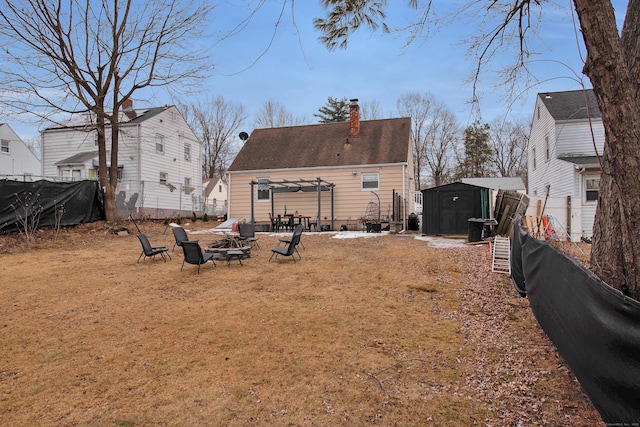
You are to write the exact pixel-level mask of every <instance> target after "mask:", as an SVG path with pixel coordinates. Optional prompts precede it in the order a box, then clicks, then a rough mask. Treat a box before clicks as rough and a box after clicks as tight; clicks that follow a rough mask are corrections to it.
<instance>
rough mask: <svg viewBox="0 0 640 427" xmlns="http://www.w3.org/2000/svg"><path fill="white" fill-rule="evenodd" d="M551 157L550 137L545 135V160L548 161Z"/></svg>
mask: <svg viewBox="0 0 640 427" xmlns="http://www.w3.org/2000/svg"><path fill="white" fill-rule="evenodd" d="M550 158H551V149H550V148H549V137H548V136H545V137H544V160H545V162H548V161H549V159H550Z"/></svg>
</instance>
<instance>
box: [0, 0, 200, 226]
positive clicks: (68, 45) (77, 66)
mask: <svg viewBox="0 0 640 427" xmlns="http://www.w3.org/2000/svg"><path fill="white" fill-rule="evenodd" d="M211 10H212V6H211V5H210V4H209V3H208V2H202V3H200V2H195V1H193V2H192V1H184V0H150V1H147V2H145V3H141V2H134V1H133V0H113V1H107V0H102V1H100V0H85V1H71V0H69V1H62V0H23V1H20V2H14V1H11V0H0V39H1V40H2V42H3V44H4V45H5V46H10V48H8V49H3V50H2V53H1V55H2V59H3V61H2V62H3V64H4V65H3V67H2V68H1V71H0V73H1V77H0V84H2V86H3V87H4V88H5V92H4V96H3V97H2V100H1V102H2V103H3V104H4V105H5V106H6V107H8V108H10V109H13V110H15V111H22V112H29V113H31V114H35V115H38V116H40V117H42V118H43V119H50V120H54V118H53V116H54V115H56V114H58V116H59V115H60V114H59V113H66V114H67V115H68V114H80V113H82V114H85V115H87V117H89V121H88V123H87V126H86V130H87V131H97V135H98V158H99V163H100V164H99V174H100V187H101V188H102V189H103V191H104V203H105V215H106V219H107V221H110V222H111V221H114V220H115V219H116V210H115V189H116V185H117V176H118V174H117V165H118V141H119V133H120V120H121V117H120V115H119V110H120V107H121V106H122V104H123V102H125V101H126V100H127V99H129V98H131V97H132V96H133V94H134V93H136V92H137V91H140V90H141V89H143V88H149V87H157V86H171V85H180V84H186V83H187V82H188V81H190V80H192V79H193V78H197V77H200V76H203V75H204V72H205V70H206V62H205V59H206V58H207V56H206V55H205V52H197V51H195V49H194V47H193V46H195V45H196V44H195V43H193V42H194V39H195V38H197V37H201V36H204V34H203V32H202V29H203V28H206V25H204V24H205V22H206V20H207V18H208V16H209V14H210V11H211ZM107 127H109V128H111V130H112V132H111V141H110V143H108V142H107V141H106V135H107V132H106V128H107ZM108 153H109V155H110V158H109V159H108V158H107V155H108ZM109 161H110V162H111V168H110V169H111V170H110V171H109V173H108V171H107V163H108V162H109Z"/></svg>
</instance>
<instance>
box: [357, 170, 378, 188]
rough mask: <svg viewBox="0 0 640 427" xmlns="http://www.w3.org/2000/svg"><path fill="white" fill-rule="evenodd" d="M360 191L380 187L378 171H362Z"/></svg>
mask: <svg viewBox="0 0 640 427" xmlns="http://www.w3.org/2000/svg"><path fill="white" fill-rule="evenodd" d="M361 176H362V191H373V190H379V189H380V174H379V173H378V172H371V173H363V174H362V175H361Z"/></svg>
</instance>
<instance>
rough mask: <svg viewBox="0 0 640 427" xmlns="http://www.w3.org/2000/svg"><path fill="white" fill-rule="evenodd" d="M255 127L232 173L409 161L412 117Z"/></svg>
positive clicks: (233, 165)
mask: <svg viewBox="0 0 640 427" xmlns="http://www.w3.org/2000/svg"><path fill="white" fill-rule="evenodd" d="M349 131H350V123H349V122H339V123H322V124H315V125H305V126H289V127H280V128H266V129H256V130H254V131H253V133H252V134H251V137H250V138H249V139H247V140H246V142H245V144H244V146H243V147H242V149H241V150H240V152H239V153H238V155H237V156H236V158H235V160H234V161H233V164H232V165H231V166H230V167H229V171H230V172H233V171H247V170H268V169H289V168H311V167H335V166H352V165H373V164H395V163H406V162H407V161H408V160H409V150H410V140H411V118H409V117H405V118H396V119H382V120H366V121H362V122H360V133H359V134H358V136H356V137H352V136H349Z"/></svg>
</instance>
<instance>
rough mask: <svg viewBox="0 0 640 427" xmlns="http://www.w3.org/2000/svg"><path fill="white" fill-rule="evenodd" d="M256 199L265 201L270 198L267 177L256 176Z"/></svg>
mask: <svg viewBox="0 0 640 427" xmlns="http://www.w3.org/2000/svg"><path fill="white" fill-rule="evenodd" d="M257 181H258V195H257V196H258V201H259V202H266V201H269V200H271V192H270V191H269V182H270V181H269V178H258V179H257Z"/></svg>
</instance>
